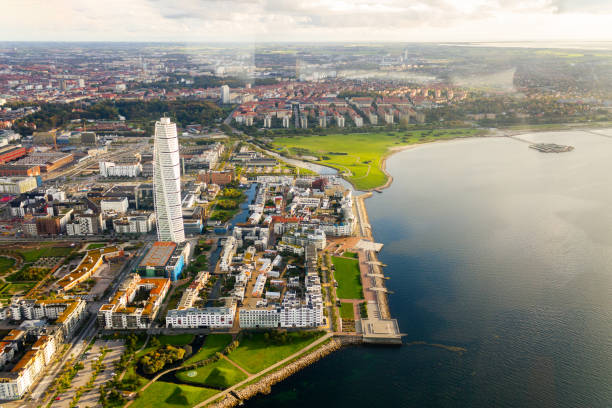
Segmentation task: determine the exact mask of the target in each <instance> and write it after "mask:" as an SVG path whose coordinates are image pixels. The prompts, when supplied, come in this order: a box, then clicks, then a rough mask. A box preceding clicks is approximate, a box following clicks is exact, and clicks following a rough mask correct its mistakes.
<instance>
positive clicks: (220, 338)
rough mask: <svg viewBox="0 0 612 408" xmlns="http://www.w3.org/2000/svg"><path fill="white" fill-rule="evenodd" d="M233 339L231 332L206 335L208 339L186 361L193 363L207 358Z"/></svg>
mask: <svg viewBox="0 0 612 408" xmlns="http://www.w3.org/2000/svg"><path fill="white" fill-rule="evenodd" d="M231 341H232V335H231V334H209V335H208V336H206V339H204V344H203V345H202V347H200V349H199V350H198V352H197V353H195V354H194V355H193V356H191V357H190V358H189V359H188V360H187V361H186V362H185V363H186V364H193V363H197V362H198V361H202V360H206V359H207V358H210V357H212V356H213V355H214V354H215V353H217V352H219V353H220V352H221V351H223V349H224V348H225V347H226V346H227V345H228V344H230V342H231Z"/></svg>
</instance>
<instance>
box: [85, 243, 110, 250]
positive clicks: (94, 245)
mask: <svg viewBox="0 0 612 408" xmlns="http://www.w3.org/2000/svg"><path fill="white" fill-rule="evenodd" d="M105 246H106V244H103V243H102V242H94V243H93V244H89V245H87V250H90V249H98V248H104V247H105Z"/></svg>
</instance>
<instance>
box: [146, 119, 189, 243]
mask: <svg viewBox="0 0 612 408" xmlns="http://www.w3.org/2000/svg"><path fill="white" fill-rule="evenodd" d="M153 191H154V204H155V216H156V220H157V239H158V240H159V241H172V242H176V243H180V242H183V241H185V230H184V227H183V212H182V209H181V169H180V161H179V144H178V137H177V134H176V124H174V123H172V122H170V118H161V119H160V120H159V122H155V144H154V150H153Z"/></svg>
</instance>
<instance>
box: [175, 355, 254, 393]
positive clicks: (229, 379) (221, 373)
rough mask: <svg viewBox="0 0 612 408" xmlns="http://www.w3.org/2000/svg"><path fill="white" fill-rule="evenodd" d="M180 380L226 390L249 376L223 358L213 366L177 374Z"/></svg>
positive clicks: (209, 365)
mask: <svg viewBox="0 0 612 408" xmlns="http://www.w3.org/2000/svg"><path fill="white" fill-rule="evenodd" d="M176 378H178V379H179V380H181V381H183V382H186V383H191V384H197V385H203V386H206V387H211V388H216V389H220V390H224V389H225V388H228V387H231V386H232V385H234V384H236V383H239V382H240V381H242V380H244V379H246V378H247V375H246V374H245V373H244V372H242V371H241V370H240V369H239V368H237V367H235V366H234V365H233V364H232V363H230V362H229V361H227V360H226V359H224V358H222V359H221V360H219V361H216V362H214V363H212V364H208V365H205V366H202V367H198V368H196V369H193V370H187V371H181V372H179V373H177V374H176Z"/></svg>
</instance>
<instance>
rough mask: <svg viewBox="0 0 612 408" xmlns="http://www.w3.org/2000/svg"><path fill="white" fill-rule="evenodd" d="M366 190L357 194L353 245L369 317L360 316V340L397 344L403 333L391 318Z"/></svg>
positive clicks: (399, 342) (369, 194)
mask: <svg viewBox="0 0 612 408" xmlns="http://www.w3.org/2000/svg"><path fill="white" fill-rule="evenodd" d="M371 194H372V193H367V194H364V195H361V196H358V197H356V200H355V214H356V215H357V223H358V226H357V234H358V235H359V238H360V240H359V241H358V242H357V244H356V245H355V250H357V253H358V255H359V268H360V270H361V281H362V285H363V292H364V297H365V299H366V308H367V312H368V317H367V318H365V319H361V329H362V338H363V342H364V343H367V344H382V345H400V344H402V336H403V334H402V333H400V330H399V326H398V324H397V320H396V319H393V318H392V317H391V313H390V311H389V303H388V301H387V293H388V290H387V288H386V287H385V281H386V279H387V277H385V275H384V274H383V270H382V268H383V266H385V265H384V264H383V263H382V262H380V261H379V260H378V257H377V255H376V254H377V252H378V251H380V250H381V249H382V246H383V245H382V244H379V243H376V242H374V241H373V239H372V233H371V227H370V223H369V221H368V214H367V212H366V208H365V203H364V201H363V200H364V198H367V197H369V196H371Z"/></svg>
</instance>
